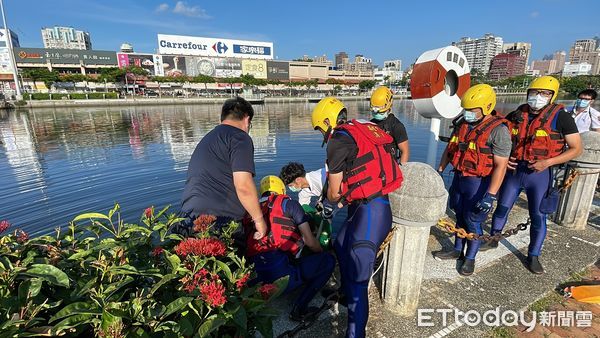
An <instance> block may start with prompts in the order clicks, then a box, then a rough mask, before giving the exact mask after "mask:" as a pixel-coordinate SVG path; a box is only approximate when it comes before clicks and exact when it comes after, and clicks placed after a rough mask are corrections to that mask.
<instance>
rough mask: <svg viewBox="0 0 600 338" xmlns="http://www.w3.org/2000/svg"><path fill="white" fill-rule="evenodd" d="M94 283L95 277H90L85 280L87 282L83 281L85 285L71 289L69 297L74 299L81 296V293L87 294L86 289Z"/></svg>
mask: <svg viewBox="0 0 600 338" xmlns="http://www.w3.org/2000/svg"><path fill="white" fill-rule="evenodd" d="M94 285H96V279H95V278H92V279H90V280H89V281H87V283H85V285H83V287H81V288H75V290H73V292H71V297H72V298H74V299H77V298H80V297H83V295H85V294H87V293H88V291H89V290H90V289H91V288H92V287H93V286H94Z"/></svg>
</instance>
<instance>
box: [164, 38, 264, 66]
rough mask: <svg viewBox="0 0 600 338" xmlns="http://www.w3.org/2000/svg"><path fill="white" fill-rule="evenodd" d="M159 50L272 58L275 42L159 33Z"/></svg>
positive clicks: (183, 53) (195, 54) (167, 53)
mask: <svg viewBox="0 0 600 338" xmlns="http://www.w3.org/2000/svg"><path fill="white" fill-rule="evenodd" d="M158 52H159V53H160V54H164V55H194V56H221V57H227V56H229V57H239V58H251V59H268V60H272V59H273V43H272V42H262V41H245V40H231V39H218V38H205V37H199V36H182V35H166V34H158Z"/></svg>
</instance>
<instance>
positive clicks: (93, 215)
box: [72, 212, 110, 222]
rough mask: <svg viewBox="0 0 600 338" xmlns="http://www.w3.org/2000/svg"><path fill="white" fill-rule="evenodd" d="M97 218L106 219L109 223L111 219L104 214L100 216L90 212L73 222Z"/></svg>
mask: <svg viewBox="0 0 600 338" xmlns="http://www.w3.org/2000/svg"><path fill="white" fill-rule="evenodd" d="M95 218H100V219H105V220H107V221H110V217H108V216H106V215H104V214H100V213H97V212H89V213H87V214H81V215H79V216H77V217H75V218H74V219H73V221H72V222H77V221H81V220H82V219H95Z"/></svg>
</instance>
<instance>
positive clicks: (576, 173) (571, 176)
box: [559, 168, 600, 192]
mask: <svg viewBox="0 0 600 338" xmlns="http://www.w3.org/2000/svg"><path fill="white" fill-rule="evenodd" d="M598 173H600V171H592V172H589V173H582V172H581V171H579V170H577V169H575V168H573V169H572V170H571V173H570V174H569V177H567V179H566V180H565V183H564V184H563V186H562V187H561V188H560V189H559V191H561V192H562V191H564V190H567V189H569V188H570V187H571V186H572V185H573V183H575V180H576V179H577V177H578V176H584V175H593V174H598Z"/></svg>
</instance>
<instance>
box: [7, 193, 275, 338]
mask: <svg viewBox="0 0 600 338" xmlns="http://www.w3.org/2000/svg"><path fill="white" fill-rule="evenodd" d="M167 211H168V207H166V208H164V209H162V210H160V211H159V212H158V213H155V210H154V207H151V208H148V209H146V210H145V211H144V214H143V216H142V217H141V224H139V225H138V224H129V223H125V222H124V221H123V220H122V218H121V215H120V208H119V205H118V204H116V205H115V207H114V208H113V209H112V210H110V211H109V212H108V213H107V214H101V213H87V214H83V215H79V216H77V217H75V219H74V220H73V221H72V222H71V223H70V225H69V226H68V228H67V229H66V230H63V229H60V228H57V229H56V232H55V234H54V235H44V236H40V237H36V238H31V239H30V238H29V236H28V235H27V234H26V233H25V232H23V231H22V230H18V229H17V230H15V231H14V232H12V233H10V234H8V235H6V236H2V237H0V336H11V337H29V336H36V335H66V336H88V337H91V336H99V337H178V336H188V337H191V336H200V337H207V336H218V337H227V336H229V337H233V336H236V337H237V336H245V335H248V334H250V335H253V332H254V331H259V332H260V333H261V334H262V335H263V336H265V337H271V336H272V318H273V317H274V316H275V315H276V314H275V313H273V311H272V310H270V309H269V308H267V307H266V302H267V301H268V300H269V299H271V298H272V297H275V296H277V293H278V292H269V291H270V290H272V289H273V288H276V289H277V290H280V291H283V289H285V283H287V281H286V280H281V281H278V282H276V283H275V284H276V285H275V286H272V285H266V286H260V287H257V286H254V287H249V286H248V285H247V281H248V280H249V278H250V276H251V270H250V267H249V266H248V264H247V262H246V261H245V259H244V258H243V257H239V256H237V255H236V254H235V252H234V250H233V249H232V243H233V240H232V238H231V234H232V233H233V232H234V230H235V228H236V227H237V226H238V225H237V224H236V223H233V222H232V223H230V224H229V225H228V226H226V227H225V228H224V229H222V231H220V232H219V238H218V239H217V238H216V237H214V236H215V234H216V233H215V232H214V229H213V226H214V220H215V218H214V217H211V216H201V217H199V218H198V219H197V220H196V221H195V222H194V224H195V226H194V230H195V231H196V233H195V236H194V237H190V238H185V239H184V238H182V237H181V236H180V235H176V234H172V233H169V229H170V228H171V227H172V226H173V225H175V224H176V223H178V222H179V221H180V220H181V219H180V218H177V216H176V215H174V214H169V215H167ZM9 226H10V225H9V224H8V222H6V221H2V222H0V233H1V232H3V231H6V230H7V228H8V227H9ZM257 291H258V292H257Z"/></svg>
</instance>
